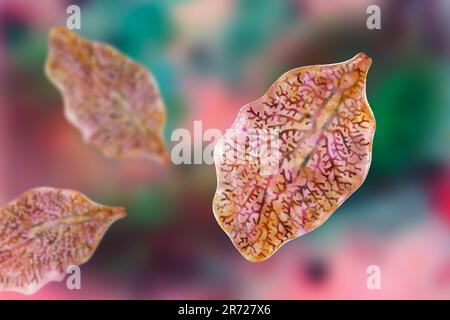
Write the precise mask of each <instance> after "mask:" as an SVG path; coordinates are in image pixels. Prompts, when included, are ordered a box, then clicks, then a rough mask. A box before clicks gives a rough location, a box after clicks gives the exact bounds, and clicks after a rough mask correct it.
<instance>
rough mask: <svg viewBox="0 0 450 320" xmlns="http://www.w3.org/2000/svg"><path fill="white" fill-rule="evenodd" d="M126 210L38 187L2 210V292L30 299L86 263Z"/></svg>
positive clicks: (0, 262) (75, 193)
mask: <svg viewBox="0 0 450 320" xmlns="http://www.w3.org/2000/svg"><path fill="white" fill-rule="evenodd" d="M125 216H126V212H125V209H123V208H114V207H107V206H103V205H100V204H96V203H94V202H92V201H91V200H89V199H88V198H87V197H86V196H84V195H82V194H80V193H79V192H76V191H71V190H61V189H53V188H36V189H32V190H30V191H28V192H25V193H24V194H22V195H21V196H19V197H18V198H17V199H16V200H14V201H12V202H10V203H9V204H7V205H6V206H5V207H3V208H2V209H0V291H17V292H21V293H24V294H33V293H35V292H36V291H38V290H39V289H40V288H42V287H43V286H44V285H45V284H47V283H48V282H51V281H61V280H62V279H63V278H64V276H65V274H66V272H67V268H68V267H69V266H71V265H77V266H79V265H81V264H83V263H85V262H87V261H88V260H89V259H90V257H91V256H92V255H93V253H94V251H95V250H96V248H97V246H98V244H99V242H100V240H101V239H102V237H103V235H104V234H105V232H106V230H107V229H108V228H109V227H110V226H111V224H112V223H114V222H115V221H117V220H118V219H121V218H123V217H125Z"/></svg>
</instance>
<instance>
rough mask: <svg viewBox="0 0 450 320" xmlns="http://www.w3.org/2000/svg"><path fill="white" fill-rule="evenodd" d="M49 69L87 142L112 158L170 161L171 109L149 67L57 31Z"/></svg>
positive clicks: (71, 118)
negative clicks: (167, 138) (167, 134)
mask: <svg viewBox="0 0 450 320" xmlns="http://www.w3.org/2000/svg"><path fill="white" fill-rule="evenodd" d="M45 70H46V74H47V76H48V78H49V79H50V80H51V81H52V82H53V84H54V85H55V86H56V87H57V88H58V89H59V90H60V92H61V94H62V96H63V99H64V110H65V115H66V118H67V119H68V121H69V122H70V123H72V124H73V125H74V126H75V127H76V128H78V129H79V130H80V131H81V133H82V135H83V138H84V140H85V141H86V142H88V143H92V144H94V145H95V146H97V147H98V148H99V149H100V150H101V151H102V152H103V153H104V154H105V155H106V156H109V157H129V158H132V157H136V158H153V159H156V160H159V161H160V162H162V163H166V162H168V160H169V157H168V153H167V151H166V148H165V145H164V141H163V138H162V131H163V128H164V124H165V117H166V111H165V106H164V103H163V101H162V98H161V95H160V93H159V89H158V85H157V83H156V81H155V79H154V78H153V76H152V75H151V74H150V73H149V71H148V70H147V69H146V68H145V67H144V66H142V65H140V64H138V63H136V62H134V61H132V60H131V59H129V58H127V57H126V56H124V55H123V54H121V53H120V52H119V51H117V50H116V49H114V48H112V47H111V46H109V45H106V44H102V43H98V42H91V41H88V40H85V39H83V38H81V37H79V36H77V35H76V34H75V33H74V32H72V31H70V30H68V29H66V28H63V27H55V28H53V29H52V30H51V31H50V34H49V55H48V58H47V62H46V66H45Z"/></svg>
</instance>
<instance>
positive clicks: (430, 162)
mask: <svg viewBox="0 0 450 320" xmlns="http://www.w3.org/2000/svg"><path fill="white" fill-rule="evenodd" d="M70 4H77V5H79V6H80V8H81V30H80V31H79V33H80V34H81V35H83V36H85V37H88V38H91V39H96V40H99V41H102V42H107V43H109V44H112V45H113V46H115V47H117V48H118V49H120V50H121V51H122V52H124V53H125V54H127V55H128V56H130V57H132V58H133V59H135V60H137V61H139V62H140V63H142V64H144V65H145V66H147V67H148V68H149V69H150V70H151V71H152V72H153V74H154V75H155V77H156V79H157V80H158V82H159V85H160V88H161V91H162V95H163V97H164V100H165V102H166V105H167V108H168V123H167V127H166V130H165V139H166V142H167V143H168V144H169V145H173V144H174V143H173V142H170V136H171V132H172V131H173V130H174V129H175V128H187V129H189V130H191V131H193V122H194V121H195V120H201V121H202V122H203V129H204V130H206V129H208V128H218V129H220V130H221V131H222V132H224V130H225V129H226V128H228V127H230V126H231V124H232V122H233V120H234V118H235V115H236V113H237V111H238V110H239V108H240V107H241V106H242V105H243V104H245V103H247V102H250V101H252V100H255V99H256V98H258V97H260V96H261V95H262V94H263V93H264V92H265V91H266V90H267V88H268V87H269V86H270V84H271V83H272V82H273V81H274V80H275V79H276V78H278V77H279V76H280V75H281V74H282V73H284V72H285V71H287V70H289V69H291V68H295V67H299V66H303V65H310V64H323V63H333V62H340V61H343V60H347V59H349V58H351V57H353V56H354V55H355V54H356V53H358V52H361V51H362V52H365V53H366V54H368V55H369V56H371V57H372V59H373V64H372V67H371V70H370V71H369V75H368V80H367V81H368V82H367V96H368V100H369V102H370V104H371V107H372V109H373V112H374V114H375V117H376V120H377V131H376V134H375V141H374V148H373V163H372V167H371V170H370V172H369V176H368V178H367V180H366V182H365V183H364V184H363V186H362V187H361V188H360V189H359V190H358V191H357V192H356V193H354V194H353V195H352V196H351V197H350V198H349V199H348V200H347V201H346V202H345V203H344V204H343V205H342V206H341V207H340V208H339V209H338V210H337V211H336V212H335V213H334V214H333V215H332V216H331V218H330V219H329V220H328V221H327V222H326V223H325V224H324V225H322V226H321V227H320V228H318V229H317V230H316V231H314V232H312V233H310V234H308V235H305V236H303V237H301V238H299V239H297V240H295V241H292V242H290V243H288V244H287V245H285V246H284V247H283V248H282V249H280V250H279V251H278V252H277V253H276V254H275V255H274V256H273V257H272V258H270V259H269V260H268V261H266V262H263V263H259V264H253V263H250V262H247V261H246V260H245V259H244V258H243V257H242V256H241V255H240V254H239V253H238V251H237V250H236V249H235V248H234V247H233V245H232V244H231V242H230V240H229V239H228V237H227V235H226V234H225V233H224V232H222V230H221V229H220V227H219V226H218V225H217V223H216V221H215V219H214V216H213V213H212V210H211V202H212V197H213V195H214V192H215V188H216V175H215V170H214V167H213V166H209V165H179V166H175V165H173V166H169V167H161V166H159V165H158V164H156V163H153V162H151V161H143V160H142V161H141V160H111V159H106V158H105V157H103V156H102V155H101V154H100V153H99V152H98V150H96V149H95V148H94V147H91V146H89V145H86V144H85V143H84V142H83V141H82V139H81V136H80V134H79V133H78V132H77V131H76V129H74V128H73V127H72V126H71V125H70V124H69V123H68V122H67V121H66V120H65V119H64V116H63V111H62V110H63V109H62V108H63V105H62V99H61V96H60V94H59V93H58V91H57V90H56V89H55V88H54V87H53V86H52V85H51V84H50V82H49V81H48V80H47V79H46V77H45V75H44V72H43V69H44V62H45V58H46V54H47V34H48V31H49V29H50V28H51V27H52V26H55V25H65V23H66V18H67V16H68V15H67V14H66V8H67V7H68V6H69V5H70ZM370 4H377V5H379V6H380V8H381V30H369V29H368V28H367V27H366V19H367V18H368V16H369V15H368V14H367V13H366V9H367V7H368V6H369V5H370ZM38 186H53V187H61V188H70V189H76V190H79V191H82V192H83V193H85V194H86V195H88V196H89V197H90V198H92V199H94V200H96V201H98V202H101V203H105V204H110V205H120V206H126V207H127V209H128V217H127V218H126V219H124V220H121V221H119V222H117V223H116V224H114V225H113V226H112V227H111V229H110V230H109V231H108V232H107V233H106V235H105V238H104V239H103V241H102V242H101V244H100V246H99V248H98V250H97V252H96V253H95V255H94V256H93V258H92V259H91V260H90V261H89V262H88V263H86V264H85V265H83V266H82V268H81V270H82V289H81V290H73V291H70V290H68V289H67V288H66V286H65V282H61V283H51V284H49V285H47V286H46V287H44V288H43V289H42V290H41V291H39V292H38V293H37V294H35V295H33V296H24V295H21V294H17V293H10V292H3V293H0V299H36V298H37V299H96V298H97V299H197V298H199V299H200V298H201V299H316V298H322V299H347V298H350V299H383V298H386V299H394V298H396V299H397V298H398V299H417V298H419V299H431V298H437V299H450V1H448V0H427V1H425V0H424V1H418V0H417V1H414V0H396V1H375V0H340V1H338V0H334V1H330V0H287V1H275V0H192V1H187V0H185V1H183V0H148V1H138V0H134V1H130V0H120V1H119V0H117V1H110V0H91V1H89V0H84V1H75V0H71V1H63V0H45V1H32V0H0V203H1V204H6V203H7V202H8V201H10V200H12V199H14V198H15V197H16V196H17V195H19V194H20V193H22V192H24V191H26V190H28V189H30V188H32V187H38ZM370 265H378V266H379V267H380V269H381V285H382V287H381V290H369V289H368V288H367V286H366V280H367V278H368V276H369V275H368V274H367V273H366V270H367V267H368V266H370Z"/></svg>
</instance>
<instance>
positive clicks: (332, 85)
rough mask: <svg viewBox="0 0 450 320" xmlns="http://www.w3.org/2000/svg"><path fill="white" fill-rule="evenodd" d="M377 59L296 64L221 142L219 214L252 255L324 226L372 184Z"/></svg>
mask: <svg viewBox="0 0 450 320" xmlns="http://www.w3.org/2000/svg"><path fill="white" fill-rule="evenodd" d="M371 62H372V61H371V59H370V58H369V57H367V56H366V55H364V54H362V53H360V54H358V55H356V56H355V57H354V58H352V59H350V60H348V61H346V62H343V63H337V64H329V65H316V66H308V67H301V68H297V69H293V70H291V71H288V72H287V73H285V74H284V75H282V76H281V77H280V78H279V79H278V80H277V81H276V82H275V83H274V84H273V85H272V86H271V88H270V89H269V91H268V92H267V93H266V94H265V95H264V96H262V97H261V98H260V99H258V100H256V101H254V102H252V103H250V104H248V105H245V106H244V107H243V108H242V109H241V110H240V111H239V114H238V115H237V118H236V121H235V122H234V124H233V126H232V128H231V129H229V130H228V131H227V134H226V135H224V136H223V137H222V138H221V139H220V140H219V141H218V143H217V144H216V147H215V154H214V161H215V164H216V171H217V180H218V181H217V184H218V185H217V191H216V194H215V196H214V201H213V211H214V215H215V217H216V219H217V222H218V223H219V224H220V226H221V227H222V229H223V230H224V231H225V232H226V233H227V234H228V236H229V237H230V239H231V240H232V242H233V244H234V245H235V246H236V248H237V249H238V250H239V251H240V253H241V254H242V255H243V256H244V257H245V258H246V259H248V260H249V261H253V262H258V261H263V260H265V259H267V258H269V257H270V256H272V254H274V252H275V251H276V250H278V249H279V248H280V247H281V246H282V245H283V244H285V243H286V242H288V241H290V240H292V239H295V238H297V237H299V236H301V235H303V234H305V233H307V232H309V231H311V230H314V229H315V228H317V227H318V226H320V225H321V224H322V223H323V222H324V221H325V220H326V219H327V218H328V217H329V216H330V215H331V214H332V213H333V212H334V211H335V210H336V209H337V208H338V207H339V206H340V205H341V204H342V203H343V202H344V201H345V200H346V199H347V198H348V197H349V196H350V195H351V194H352V193H353V192H354V191H355V190H356V189H358V188H359V186H361V184H362V183H363V181H364V179H365V178H366V176H367V173H368V170H369V166H370V162H371V157H372V141H373V136H374V133H375V119H374V116H373V114H372V110H371V109H370V107H369V104H368V102H367V98H366V93H365V82H366V75H367V71H368V69H369V67H370V65H371Z"/></svg>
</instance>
